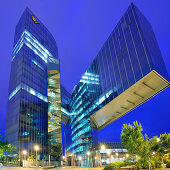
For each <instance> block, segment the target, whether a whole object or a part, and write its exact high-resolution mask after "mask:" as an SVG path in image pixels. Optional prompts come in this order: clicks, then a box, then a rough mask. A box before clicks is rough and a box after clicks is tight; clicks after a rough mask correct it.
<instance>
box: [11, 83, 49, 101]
mask: <svg viewBox="0 0 170 170" xmlns="http://www.w3.org/2000/svg"><path fill="white" fill-rule="evenodd" d="M20 89H23V90H25V91H27V92H28V93H30V94H32V95H34V96H36V97H38V98H39V99H41V100H43V101H45V102H47V97H46V96H44V95H42V94H41V93H39V92H37V91H36V90H34V89H32V88H31V87H29V86H27V85H26V84H23V83H21V84H20V85H18V86H17V87H16V88H15V89H14V90H13V91H12V93H11V94H10V95H9V100H10V99H11V98H12V97H13V96H14V95H15V94H16V93H17V92H18V91H19V90H20Z"/></svg>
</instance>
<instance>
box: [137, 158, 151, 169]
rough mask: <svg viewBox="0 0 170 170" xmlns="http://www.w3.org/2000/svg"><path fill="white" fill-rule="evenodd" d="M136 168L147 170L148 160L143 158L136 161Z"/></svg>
mask: <svg viewBox="0 0 170 170" xmlns="http://www.w3.org/2000/svg"><path fill="white" fill-rule="evenodd" d="M136 167H137V169H148V168H149V164H148V160H147V159H145V158H141V159H139V160H138V161H137V164H136Z"/></svg>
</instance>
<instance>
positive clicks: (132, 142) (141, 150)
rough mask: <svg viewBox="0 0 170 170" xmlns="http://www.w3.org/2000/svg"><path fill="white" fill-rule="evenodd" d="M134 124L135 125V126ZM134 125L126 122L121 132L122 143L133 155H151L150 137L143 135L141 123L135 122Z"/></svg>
mask: <svg viewBox="0 0 170 170" xmlns="http://www.w3.org/2000/svg"><path fill="white" fill-rule="evenodd" d="M133 125H134V126H133ZM133 125H131V124H129V125H127V124H124V125H123V128H122V133H121V140H122V142H123V143H122V144H123V145H124V146H125V148H127V149H128V152H129V153H130V154H131V155H138V156H140V157H149V156H150V145H149V141H148V137H147V135H146V134H145V136H143V135H142V133H141V132H142V130H143V129H142V126H141V124H140V123H138V122H137V121H136V122H133Z"/></svg>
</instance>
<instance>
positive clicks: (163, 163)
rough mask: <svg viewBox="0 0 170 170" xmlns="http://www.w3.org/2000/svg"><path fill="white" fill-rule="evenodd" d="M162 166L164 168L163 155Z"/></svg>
mask: <svg viewBox="0 0 170 170" xmlns="http://www.w3.org/2000/svg"><path fill="white" fill-rule="evenodd" d="M162 167H163V169H165V166H164V159H163V157H162Z"/></svg>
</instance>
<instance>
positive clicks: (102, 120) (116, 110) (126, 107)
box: [91, 70, 170, 130]
mask: <svg viewBox="0 0 170 170" xmlns="http://www.w3.org/2000/svg"><path fill="white" fill-rule="evenodd" d="M169 85H170V83H169V82H168V81H167V80H166V79H164V78H163V77H162V76H161V75H160V74H159V73H157V72H156V71H155V70H152V71H151V72H150V73H148V74H147V75H146V76H145V77H143V78H142V79H140V80H139V81H138V82H136V83H135V84H134V85H132V86H131V87H129V88H128V89H127V90H125V91H124V92H123V93H121V94H120V95H119V96H117V97H116V98H114V99H113V100H112V101H110V102H109V103H108V104H106V105H105V106H103V107H102V108H101V109H100V110H98V111H97V112H96V113H94V114H93V115H91V119H92V122H93V126H94V129H96V130H101V129H102V128H104V127H106V126H107V125H109V124H110V123H112V122H114V121H115V120H117V119H119V118H120V117H122V116H123V115H125V114H127V113H128V112H130V111H131V110H133V109H135V108H136V107H138V106H139V105H141V104H142V103H144V102H145V101H147V100H149V99H150V98H151V97H153V96H155V95H156V94H157V93H159V92H161V91H162V90H164V89H165V88H167V87H168V86H169Z"/></svg>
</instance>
